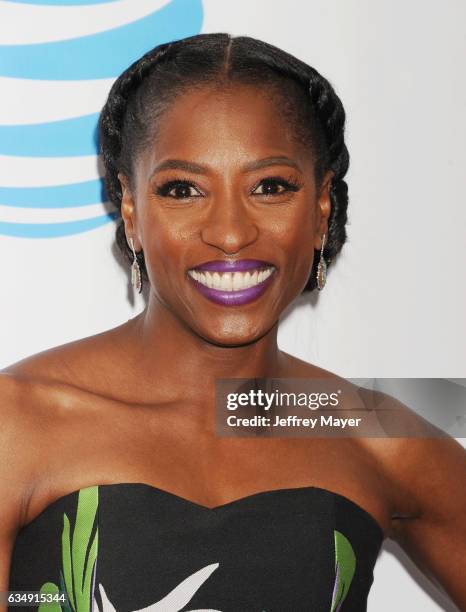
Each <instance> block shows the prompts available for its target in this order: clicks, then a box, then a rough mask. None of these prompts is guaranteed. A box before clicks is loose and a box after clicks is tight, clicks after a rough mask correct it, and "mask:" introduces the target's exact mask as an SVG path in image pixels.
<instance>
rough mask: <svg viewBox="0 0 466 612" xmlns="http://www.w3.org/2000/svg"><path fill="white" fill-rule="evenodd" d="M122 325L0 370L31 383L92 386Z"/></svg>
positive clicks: (113, 345)
mask: <svg viewBox="0 0 466 612" xmlns="http://www.w3.org/2000/svg"><path fill="white" fill-rule="evenodd" d="M125 325H126V324H123V325H121V326H118V327H115V328H112V329H110V330H106V331H104V332H101V333H98V334H94V335H92V336H88V337H85V338H80V339H78V340H73V341H71V342H67V343H65V344H61V345H58V346H54V347H52V348H48V349H45V350H43V351H40V352H38V353H35V354H33V355H30V356H28V357H25V358H24V359H21V360H20V361H17V362H15V363H13V364H11V365H9V366H7V367H6V368H4V369H3V370H2V372H4V373H7V374H11V375H14V376H15V377H16V378H17V379H18V380H23V381H25V382H26V381H30V383H31V384H32V381H36V383H39V381H43V382H45V381H49V382H55V383H57V384H59V383H62V384H67V385H70V386H76V387H80V386H82V387H83V388H86V387H92V381H93V378H94V377H95V378H97V376H98V375H100V376H102V375H104V376H105V372H104V369H105V367H106V365H108V364H109V363H110V362H111V361H112V360H111V359H108V358H107V357H108V356H109V355H110V356H111V355H112V354H113V353H115V352H116V351H117V350H118V345H119V341H118V338H119V337H121V335H122V334H121V332H122V330H123V328H124V327H125ZM96 366H98V369H97V371H96Z"/></svg>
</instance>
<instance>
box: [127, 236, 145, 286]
mask: <svg viewBox="0 0 466 612" xmlns="http://www.w3.org/2000/svg"><path fill="white" fill-rule="evenodd" d="M129 246H130V247H131V250H132V251H133V257H134V259H133V263H132V264H131V284H132V285H133V287H134V288H135V289H136V291H137V292H138V293H141V291H142V277H141V268H140V267H139V264H138V260H137V257H136V251H135V249H134V241H133V239H132V238H130V239H129Z"/></svg>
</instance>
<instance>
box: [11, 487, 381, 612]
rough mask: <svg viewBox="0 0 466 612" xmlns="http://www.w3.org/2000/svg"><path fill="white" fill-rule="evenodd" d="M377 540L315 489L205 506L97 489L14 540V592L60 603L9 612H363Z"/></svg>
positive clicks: (343, 504)
mask: <svg viewBox="0 0 466 612" xmlns="http://www.w3.org/2000/svg"><path fill="white" fill-rule="evenodd" d="M383 539H384V534H383V531H382V529H381V527H380V525H379V524H378V522H377V521H376V520H375V519H374V518H373V517H372V515H371V514H369V513H368V512H366V511H365V510H364V509H363V508H361V507H360V506H358V505H357V504H356V503H355V502H353V501H351V500H349V499H348V498H346V497H344V496H342V495H340V494H337V493H333V492H331V491H327V490H326V489H322V488H318V487H300V488H289V489H278V490H274V491H263V492H260V493H255V494H253V495H249V496H247V497H243V498H241V499H237V500H235V501H232V502H229V503H226V504H223V505H221V506H217V507H216V508H212V509H209V508H206V507H205V506H202V505H200V504H197V503H195V502H191V501H189V500H186V499H184V498H182V497H179V496H177V495H175V494H173V493H169V492H167V491H164V490H162V489H158V488H156V487H152V486H150V485H147V484H143V483H119V484H104V485H95V486H90V487H86V488H82V489H80V490H78V491H73V492H72V493H69V494H68V495H65V496H63V497H61V498H59V499H57V500H56V501H54V502H53V503H52V504H50V505H49V506H48V507H47V508H45V509H44V510H43V511H42V512H41V513H40V514H39V516H37V517H36V518H35V519H34V520H33V521H32V522H31V523H29V524H28V525H26V526H25V527H24V528H23V529H22V530H21V531H20V532H19V533H18V536H17V538H16V541H15V546H14V550H13V555H12V562H11V569H10V584H9V590H10V591H37V592H40V593H41V594H42V595H41V596H43V598H44V599H47V598H49V600H51V601H52V602H53V600H55V601H54V603H48V604H44V603H42V604H40V605H39V604H38V603H37V604H36V605H35V607H31V606H17V605H15V606H10V607H9V608H8V609H9V610H12V611H15V610H16V611H19V610H28V611H29V612H31V611H32V610H37V609H38V610H39V611H40V612H113V611H115V610H116V612H134V611H141V610H144V611H145V612H175V611H180V612H181V611H182V612H194V611H196V612H201V611H204V612H207V611H210V612H215V611H221V612H301V611H302V612H304V611H306V612H339V611H341V612H349V611H352V612H363V611H365V610H367V596H368V593H369V589H370V587H371V584H372V581H373V569H374V564H375V562H376V559H377V556H378V553H379V551H380V548H381V545H382V542H383ZM45 594H52V595H45ZM36 601H38V600H36Z"/></svg>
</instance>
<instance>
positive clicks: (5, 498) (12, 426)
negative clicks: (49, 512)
mask: <svg viewBox="0 0 466 612" xmlns="http://www.w3.org/2000/svg"><path fill="white" fill-rule="evenodd" d="M25 391H26V389H25V386H24V384H23V383H20V382H18V380H17V379H15V378H14V377H13V376H9V375H6V374H4V373H2V372H0V422H1V427H0V500H1V505H0V591H1V592H6V591H7V590H8V583H9V574H10V563H11V553H12V550H13V546H14V541H15V538H16V533H17V531H18V527H19V526H20V525H21V523H22V521H23V517H24V513H25V509H26V507H27V499H28V495H27V491H28V490H29V486H30V482H31V481H30V474H29V469H28V466H30V465H31V461H30V460H29V459H28V446H29V443H30V439H29V438H30V436H29V435H28V434H27V433H26V432H27V430H28V429H29V427H24V426H23V424H24V420H25V419H24V418H22V416H24V412H23V411H21V406H22V405H24V401H25V400H26V398H27V393H25ZM25 396H26V397H25ZM6 610H7V606H6V605H5V604H2V603H1V602H0V612H6Z"/></svg>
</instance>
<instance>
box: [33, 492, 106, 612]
mask: <svg viewBox="0 0 466 612" xmlns="http://www.w3.org/2000/svg"><path fill="white" fill-rule="evenodd" d="M98 503H99V487H98V485H95V486H91V487H86V488H84V489H81V490H80V491H79V495H78V506H77V510H76V521H75V524H74V529H73V530H71V525H70V520H69V518H68V516H67V515H66V513H64V514H63V531H62V536H61V551H62V570H61V572H60V587H58V586H57V585H55V584H54V583H52V582H46V583H45V584H43V585H42V587H41V589H40V592H41V593H50V592H54V593H58V592H60V593H64V592H65V593H66V594H67V595H68V599H69V603H65V604H63V605H61V606H60V605H58V607H57V606H55V607H52V606H51V604H41V605H40V606H39V608H38V610H39V612H56V611H57V612H58V610H60V611H62V612H69V611H71V612H91V611H92V599H93V582H94V577H95V568H96V560H97V549H98V542H99V530H98V526H97V525H96V528H95V533H94V536H93V537H92V533H93V530H94V524H95V523H96V516H97V507H98Z"/></svg>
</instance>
